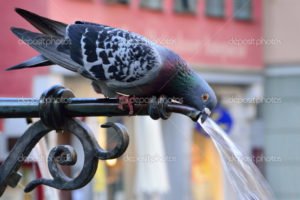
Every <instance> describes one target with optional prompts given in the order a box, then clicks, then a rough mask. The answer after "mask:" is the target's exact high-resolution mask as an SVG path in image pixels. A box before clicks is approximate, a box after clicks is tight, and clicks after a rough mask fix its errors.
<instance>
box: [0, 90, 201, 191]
mask: <svg viewBox="0 0 300 200" xmlns="http://www.w3.org/2000/svg"><path fill="white" fill-rule="evenodd" d="M118 105H119V100H118V99H107V98H105V99H92V98H89V99H82V98H75V97H74V94H73V93H72V92H71V91H70V90H68V89H66V88H64V87H62V86H53V87H52V88H50V89H49V90H47V91H46V92H44V93H43V94H42V96H41V98H39V99H32V98H20V99H17V98H2V99H1V98H0V118H28V117H38V118H40V120H39V121H37V122H35V123H34V124H32V125H31V126H30V127H29V128H28V129H27V130H26V131H25V133H24V134H23V135H22V136H21V137H20V138H19V139H18V141H17V143H16V144H15V146H14V148H13V149H12V151H11V152H10V153H9V155H8V157H7V158H6V160H5V161H4V162H3V163H2V165H1V166H0V196H2V194H3V193H4V191H5V189H6V187H7V186H10V187H16V186H17V184H18V183H19V181H20V179H21V177H22V175H21V174H20V173H19V172H18V170H19V168H20V167H21V165H22V163H23V162H24V159H20V158H26V157H27V156H28V155H29V153H30V152H31V151H32V149H33V147H34V146H35V145H36V144H37V143H38V142H39V140H40V139H41V138H42V137H44V136H46V135H47V134H48V133H49V132H50V131H52V130H56V131H58V130H63V131H64V132H67V133H71V134H73V135H74V136H76V137H77V138H78V139H79V141H80V143H81V145H82V147H83V151H84V166H83V168H82V169H81V171H80V173H79V174H78V175H77V176H76V177H74V178H72V177H69V176H67V175H66V174H64V172H63V171H62V170H61V169H60V168H59V167H58V165H67V166H71V165H74V164H75V163H76V161H77V154H76V151H75V149H74V148H73V147H72V146H70V145H59V146H56V147H54V148H53V149H52V150H51V151H50V153H49V155H48V169H49V172H50V174H51V175H52V179H44V178H41V179H37V180H33V181H31V182H30V183H28V184H27V186H26V187H25V192H30V191H32V190H33V189H34V188H35V187H37V186H38V185H41V184H43V185H47V186H50V187H54V188H57V189H61V190H74V189H78V188H81V187H83V186H85V185H86V184H87V183H89V182H90V181H91V179H92V178H93V176H94V174H95V172H96V169H97V165H98V160H99V159H100V160H107V159H112V158H117V157H120V156H121V155H122V154H123V153H124V152H125V151H126V148H127V146H128V144H129V137H128V133H127V130H126V127H125V126H124V125H122V124H119V123H111V122H108V123H106V124H103V125H102V127H103V128H112V129H114V130H115V131H116V133H117V134H118V136H119V137H118V138H119V140H118V141H116V142H117V145H116V146H115V147H114V148H113V149H112V150H109V151H106V150H104V149H102V148H101V147H100V146H99V144H98V143H97V141H96V139H95V138H94V136H93V134H92V133H91V131H90V129H89V128H88V127H87V126H86V125H85V124H84V123H83V122H81V121H79V120H77V119H74V117H79V116H126V115H128V113H129V108H128V107H124V109H123V110H121V109H119V107H118ZM133 108H134V110H133V115H149V116H150V117H152V118H153V119H159V118H162V119H167V118H168V117H169V116H170V114H171V113H172V112H176V113H181V114H184V115H186V116H188V117H190V118H191V119H192V120H197V119H198V117H199V115H200V114H201V113H200V112H199V111H197V110H195V109H194V108H191V107H188V106H185V105H182V104H178V103H172V102H169V101H166V98H164V97H159V98H157V97H152V98H151V100H150V101H149V103H135V104H134V105H133Z"/></svg>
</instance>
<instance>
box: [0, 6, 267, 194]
mask: <svg viewBox="0 0 300 200" xmlns="http://www.w3.org/2000/svg"><path fill="white" fill-rule="evenodd" d="M30 2H32V3H31V4H28V3H20V2H19V1H15V0H13V1H10V2H7V3H5V6H4V5H3V6H2V5H1V6H0V9H1V12H3V13H5V16H7V18H2V19H1V23H2V24H5V25H4V26H2V28H3V29H4V30H3V32H4V37H5V38H6V40H1V43H0V44H1V48H3V49H4V50H2V51H5V54H4V55H5V56H4V57H3V60H2V62H1V63H0V67H1V69H4V68H6V67H8V66H11V65H13V64H16V63H18V62H20V61H23V60H24V59H27V58H29V57H30V56H32V55H34V54H35V53H34V51H33V50H31V48H29V47H26V46H25V45H20V41H18V40H17V39H16V38H15V37H13V35H12V34H11V33H10V31H9V27H10V26H12V25H13V26H21V27H25V28H29V27H30V26H29V25H28V24H26V23H25V22H24V20H22V19H20V17H19V16H17V14H15V13H14V11H13V8H14V7H22V8H24V9H29V10H31V11H34V12H36V13H38V14H41V15H45V16H48V17H50V18H53V19H57V20H59V21H63V22H66V23H71V22H74V21H75V20H84V21H92V22H96V23H102V24H107V25H111V26H114V27H119V28H124V29H127V30H130V31H134V32H137V33H140V34H142V35H144V36H146V37H148V38H149V39H151V40H153V41H155V42H157V43H158V44H161V45H163V46H167V47H168V48H170V49H172V50H174V51H176V52H177V53H178V54H179V55H181V56H182V57H183V58H184V59H186V60H187V61H188V62H189V64H190V65H191V66H192V67H193V68H194V69H196V70H197V71H198V72H199V73H200V74H201V75H202V76H203V78H204V79H206V80H207V81H208V82H209V83H210V84H211V85H212V86H213V88H214V89H215V90H216V92H217V95H218V96H219V99H220V103H219V109H218V110H219V111H218V112H216V113H215V114H214V116H213V117H214V119H215V120H216V121H218V122H219V123H220V125H221V126H223V127H224V128H225V129H226V130H227V131H228V134H230V137H231V138H232V139H233V140H234V141H235V142H236V143H237V144H238V146H240V147H241V149H242V151H243V152H244V153H245V154H246V155H248V156H251V157H252V153H253V152H254V153H255V155H256V154H260V152H262V141H261V140H259V139H258V140H254V139H253V138H259V137H257V135H256V136H254V135H251V134H250V133H251V132H252V130H256V132H257V133H261V118H260V113H259V112H257V110H258V109H257V107H258V105H259V104H257V103H256V101H259V100H260V99H259V98H260V97H262V84H263V82H262V80H263V77H262V75H261V74H262V71H263V66H264V65H263V64H264V63H263V38H262V1H260V0H226V1H225V0H206V1H197V0H130V1H129V0H102V1H101V0H48V1H38V0H31V1H30ZM2 4H4V3H2ZM29 29H31V30H33V28H32V27H30V28H29ZM0 77H1V79H0V80H1V81H2V84H3V85H5V86H7V87H1V90H0V95H1V96H18V97H20V96H39V95H40V94H41V93H42V91H44V90H45V89H46V88H48V87H50V86H51V85H54V84H57V83H61V84H63V85H65V86H66V87H68V88H70V89H71V90H73V91H74V93H75V94H76V96H77V97H91V96H93V97H95V96H97V94H95V92H94V91H92V88H91V87H90V82H89V81H88V80H85V79H84V78H82V77H80V76H78V75H76V74H74V73H71V72H68V71H66V70H64V69H62V68H60V67H58V66H53V67H50V68H47V69H30V70H23V71H16V72H2V73H0ZM224 116H226V117H224ZM223 119H224V120H223ZM114 120H122V121H123V122H124V123H126V125H127V126H128V128H129V130H130V133H131V134H132V135H131V144H130V147H129V149H128V151H127V152H126V154H125V155H124V156H123V157H122V158H120V159H118V160H117V161H112V162H105V166H103V170H104V172H103V173H104V174H106V175H105V178H104V177H103V176H104V175H103V173H102V172H101V171H99V173H98V176H97V177H96V178H95V181H94V182H93V183H92V184H91V185H89V186H87V187H86V188H85V189H82V190H79V191H75V192H74V193H73V197H74V198H76V197H78V198H80V197H82V196H85V197H89V198H93V197H94V198H96V196H100V197H107V198H108V199H153V198H158V199H172V200H173V199H175V200H176V199H205V200H207V199H214V200H221V199H231V200H232V199H236V198H237V197H235V193H234V192H232V189H231V188H230V187H229V186H228V183H227V181H226V180H225V179H224V178H223V171H222V168H221V164H220V162H219V161H218V160H219V158H218V156H217V152H216V150H215V149H214V148H213V145H212V143H211V141H210V140H209V139H208V138H207V137H206V136H205V135H203V134H201V133H200V132H201V130H198V129H196V128H195V127H194V124H193V123H192V122H191V120H189V119H188V118H186V117H183V116H178V115H173V116H172V117H171V118H170V119H169V120H167V121H156V122H155V124H151V122H148V121H147V119H144V120H142V121H139V120H140V119H137V118H123V119H114ZM100 121H101V120H100ZM22 123H23V125H22V126H18V127H22V128H19V129H16V127H17V126H16V124H22ZM98 123H99V119H91V120H90V121H89V124H90V126H92V127H94V128H93V130H95V132H96V133H97V132H100V130H99V129H97V124H98ZM12 124H13V125H12ZM140 124H145V125H144V126H143V127H144V128H143V127H141V126H140ZM25 126H26V124H24V121H22V120H20V121H16V120H14V121H10V120H6V119H4V120H3V128H2V131H3V134H2V137H1V140H2V143H3V144H6V142H7V138H10V137H18V136H19V135H20V134H21V133H22V130H24V129H25V128H23V127H25ZM145 127H146V128H145ZM151 127H152V128H151ZM153 127H154V128H153ZM21 129H22V130H21ZM146 129H147V130H152V131H153V132H155V133H157V134H155V133H153V136H151V133H150V132H149V133H148V132H147V131H145V130H146ZM154 130H156V131H154ZM11 133H15V134H11ZM143 134H145V136H144V135H143ZM146 138H149V140H146ZM153 138H155V139H153ZM143 139H144V140H146V141H147V142H148V143H147V142H146V143H143V144H144V146H143V145H139V143H142V142H143V141H142V140H143ZM150 140H151V141H152V143H153V144H152V143H151V142H150ZM74 141H75V140H74ZM107 141H109V140H107ZM137 141H138V142H137ZM74 143H75V144H76V141H75V142H74ZM147 144H150V146H151V145H155V146H152V147H153V148H154V147H155V149H159V150H157V152H156V151H152V153H151V151H150V153H149V149H146V147H145V146H147ZM1 146H3V145H1ZM4 146H5V145H4ZM3 148H4V147H3ZM1 152H6V153H7V149H1ZM257 152H258V153H257ZM149 160H150V162H149ZM153 164H155V166H154V165H153ZM149 166H150V167H149ZM151 166H152V167H151ZM141 168H143V169H145V170H144V172H142V171H143V170H140V169H141ZM158 169H159V170H158ZM147 170H148V171H147ZM153 170H154V171H153ZM155 170H157V173H155ZM158 171H159V172H158ZM147 174H153V176H152V179H151V176H150V177H149V176H146V175H147ZM143 177H144V178H143ZM145 177H149V178H145ZM153 177H155V178H156V179H157V180H156V181H155V179H153ZM150 179H151V181H152V182H150ZM101 180H103V181H104V180H105V183H106V185H107V186H103V185H101V184H103V181H101ZM93 184H94V185H93ZM155 184H158V185H159V186H161V187H160V188H158V187H156V186H155ZM99 185H100V186H99ZM144 185H148V186H149V187H148V188H147V187H142V186H144ZM102 186H103V187H102ZM162 188H163V189H162ZM75 196H76V197H75Z"/></svg>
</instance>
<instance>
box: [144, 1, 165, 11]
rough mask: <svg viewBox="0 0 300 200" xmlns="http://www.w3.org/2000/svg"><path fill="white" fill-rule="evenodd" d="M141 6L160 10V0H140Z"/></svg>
mask: <svg viewBox="0 0 300 200" xmlns="http://www.w3.org/2000/svg"><path fill="white" fill-rule="evenodd" d="M141 6H142V7H144V8H150V9H153V10H161V9H162V0H141Z"/></svg>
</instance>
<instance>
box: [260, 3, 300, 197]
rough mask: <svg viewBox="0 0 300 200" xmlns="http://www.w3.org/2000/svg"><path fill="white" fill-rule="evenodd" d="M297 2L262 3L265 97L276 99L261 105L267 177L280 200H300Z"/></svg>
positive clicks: (298, 16)
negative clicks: (265, 42)
mask: <svg viewBox="0 0 300 200" xmlns="http://www.w3.org/2000/svg"><path fill="white" fill-rule="evenodd" d="M299 6H300V2H299V1H296V0H289V1H285V2H282V1H272V0H266V1H265V3H264V7H265V9H264V10H265V12H264V16H265V17H264V26H265V33H264V38H265V39H266V41H268V43H267V44H266V45H265V51H264V52H265V64H266V70H265V76H266V79H265V84H264V85H265V96H266V97H268V98H276V99H278V100H279V101H275V102H273V101H271V102H269V103H266V104H264V107H263V108H264V109H263V115H264V122H265V126H264V127H265V144H266V145H265V146H266V156H267V158H268V161H267V162H266V176H267V178H268V180H269V181H270V184H271V186H272V187H273V189H274V192H275V195H276V196H277V198H278V199H279V200H283V199H284V200H287V199H298V198H299V196H300V185H299V179H300V163H299V143H300V134H299V132H300V123H299V120H298V118H299V117H298V114H299V112H300V98H299V97H300V96H299V95H300V93H299V86H300V54H299V46H300V40H299V34H300V27H299V20H300V14H299V11H298V8H299Z"/></svg>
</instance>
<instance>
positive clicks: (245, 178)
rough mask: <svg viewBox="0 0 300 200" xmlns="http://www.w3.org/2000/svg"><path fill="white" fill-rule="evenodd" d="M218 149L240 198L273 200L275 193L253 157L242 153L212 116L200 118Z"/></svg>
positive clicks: (227, 173)
mask: <svg viewBox="0 0 300 200" xmlns="http://www.w3.org/2000/svg"><path fill="white" fill-rule="evenodd" d="M198 123H199V124H200V125H201V126H202V128H203V129H204V131H205V132H206V133H207V134H208V135H209V136H210V137H211V139H212V141H213V143H214V145H215V147H216V149H217V150H218V152H219V154H220V157H221V160H222V164H223V168H224V172H225V174H226V176H227V178H228V179H229V182H230V183H231V184H232V185H233V188H234V189H235V190H236V191H237V193H238V195H239V199H240V200H273V199H275V198H274V195H273V193H272V190H271V188H270V186H269V184H268V183H267V181H266V179H265V178H264V177H263V175H262V174H261V173H260V171H259V170H258V168H257V167H256V166H255V165H254V163H253V162H252V160H251V159H246V157H245V156H244V155H243V154H242V153H241V151H240V150H239V149H238V148H237V146H236V145H235V144H234V143H233V142H232V140H231V139H230V138H229V137H228V136H227V134H226V133H225V132H224V131H223V130H222V129H221V128H220V127H219V126H218V125H217V124H216V123H215V122H214V121H213V120H212V119H210V118H207V119H206V120H205V122H203V123H202V122H201V120H198Z"/></svg>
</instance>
